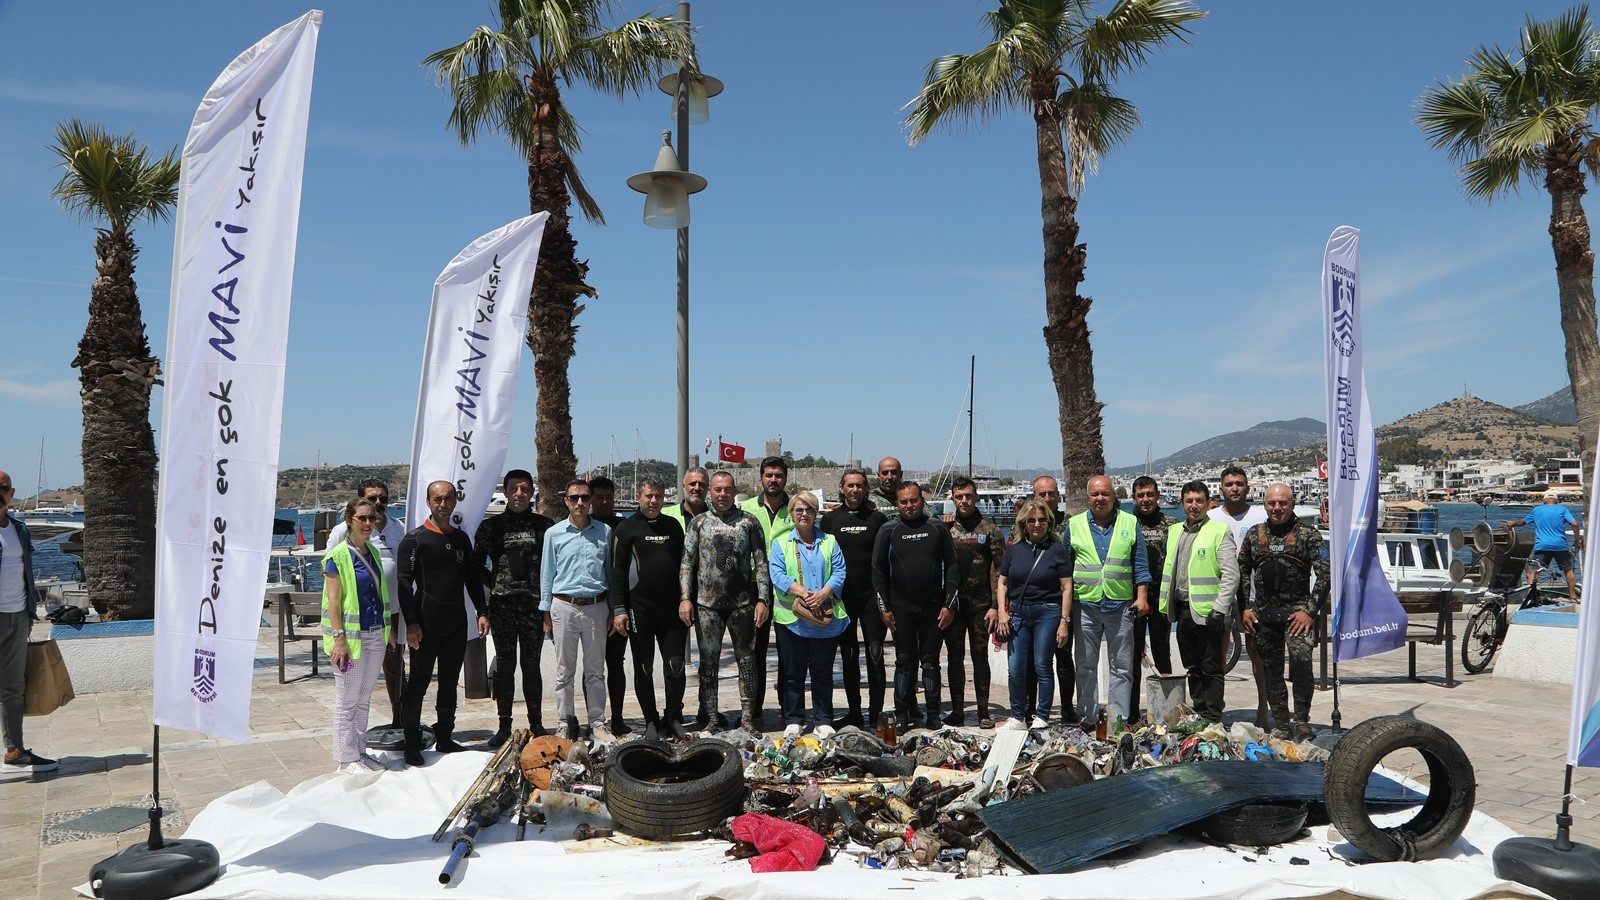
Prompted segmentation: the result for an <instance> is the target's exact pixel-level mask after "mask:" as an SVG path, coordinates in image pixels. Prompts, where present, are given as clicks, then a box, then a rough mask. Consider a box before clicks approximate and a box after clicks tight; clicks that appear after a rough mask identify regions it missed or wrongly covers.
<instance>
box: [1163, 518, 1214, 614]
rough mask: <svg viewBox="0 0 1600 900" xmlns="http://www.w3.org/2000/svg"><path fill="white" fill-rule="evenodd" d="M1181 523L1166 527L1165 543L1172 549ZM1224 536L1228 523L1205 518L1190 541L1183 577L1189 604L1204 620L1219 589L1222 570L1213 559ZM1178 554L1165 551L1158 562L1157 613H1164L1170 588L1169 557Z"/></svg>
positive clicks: (1171, 565)
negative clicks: (1159, 599)
mask: <svg viewBox="0 0 1600 900" xmlns="http://www.w3.org/2000/svg"><path fill="white" fill-rule="evenodd" d="M1183 526H1184V523H1182V522H1178V523H1177V524H1175V525H1171V526H1169V527H1168V528H1167V546H1168V547H1169V548H1171V549H1172V550H1177V548H1178V538H1179V537H1180V536H1181V535H1182V534H1183ZM1227 536H1228V525H1227V523H1225V522H1219V521H1217V520H1216V519H1207V520H1206V523H1205V524H1204V525H1201V526H1200V531H1199V532H1198V533H1197V534H1195V536H1194V541H1193V543H1191V544H1190V545H1189V569H1188V571H1187V572H1186V573H1185V576H1184V577H1185V579H1186V580H1187V581H1188V582H1189V585H1188V592H1187V593H1188V596H1189V605H1190V606H1191V607H1193V609H1194V612H1195V615H1197V616H1199V617H1200V618H1202V619H1204V618H1205V617H1207V616H1209V615H1211V610H1212V609H1214V608H1215V607H1216V604H1217V595H1218V594H1219V593H1221V591H1222V569H1221V567H1220V564H1219V563H1218V562H1217V550H1218V548H1220V547H1221V546H1222V541H1223V539H1224V538H1226V537H1227ZM1177 555H1178V554H1177V553H1174V552H1169V553H1167V561H1166V562H1165V563H1163V564H1162V565H1161V602H1160V604H1159V605H1160V607H1161V614H1162V615H1166V614H1167V597H1169V596H1171V594H1172V591H1173V585H1172V572H1173V570H1174V569H1175V568H1177V567H1176V566H1175V565H1174V564H1173V558H1174V557H1176V556H1177Z"/></svg>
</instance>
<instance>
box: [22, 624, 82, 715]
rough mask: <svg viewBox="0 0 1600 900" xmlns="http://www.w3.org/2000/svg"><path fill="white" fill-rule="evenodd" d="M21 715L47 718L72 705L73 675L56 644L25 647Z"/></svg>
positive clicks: (46, 643) (37, 644)
mask: <svg viewBox="0 0 1600 900" xmlns="http://www.w3.org/2000/svg"><path fill="white" fill-rule="evenodd" d="M23 684H24V689H23V698H22V714H23V715H25V716H48V715H49V714H51V713H53V712H55V711H56V710H58V709H60V708H61V707H63V706H66V705H67V704H68V703H71V702H72V698H73V693H72V676H70V675H68V674H67V664H66V661H65V660H63V659H62V658H61V648H60V647H58V646H57V645H56V642H55V641H38V642H36V643H30V644H28V659H27V671H26V674H24V676H23Z"/></svg>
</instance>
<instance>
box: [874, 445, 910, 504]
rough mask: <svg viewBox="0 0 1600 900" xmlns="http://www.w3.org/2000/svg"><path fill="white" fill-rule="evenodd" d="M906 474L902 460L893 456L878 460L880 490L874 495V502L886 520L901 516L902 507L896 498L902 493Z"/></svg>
mask: <svg viewBox="0 0 1600 900" xmlns="http://www.w3.org/2000/svg"><path fill="white" fill-rule="evenodd" d="M905 473H906V470H905V467H904V466H902V465H900V460H898V459H895V458H894V457H892V456H885V457H884V458H883V459H880V460H878V489H877V490H876V491H874V492H873V494H872V502H873V504H874V505H875V506H877V507H878V512H881V513H883V514H884V516H885V517H886V518H890V519H892V518H894V517H895V516H896V515H898V514H899V510H900V507H899V506H898V505H897V504H896V503H895V497H896V496H897V495H898V494H899V493H900V480H901V479H902V478H904V477H905Z"/></svg>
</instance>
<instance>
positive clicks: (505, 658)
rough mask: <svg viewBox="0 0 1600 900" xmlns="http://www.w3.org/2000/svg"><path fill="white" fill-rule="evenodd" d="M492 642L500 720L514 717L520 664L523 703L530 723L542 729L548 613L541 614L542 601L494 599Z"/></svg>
mask: <svg viewBox="0 0 1600 900" xmlns="http://www.w3.org/2000/svg"><path fill="white" fill-rule="evenodd" d="M489 639H490V640H491V641H494V662H495V664H494V700H495V706H496V707H497V709H498V711H499V713H500V718H502V719H509V718H511V705H512V703H514V702H515V701H516V676H517V665H518V663H519V662H520V663H521V666H522V700H523V703H524V704H526V705H527V708H528V722H529V724H530V725H533V726H535V727H542V726H543V725H544V679H543V677H542V676H541V674H540V671H539V656H540V652H539V651H540V650H541V649H542V648H543V647H544V613H542V612H540V611H539V598H538V597H532V596H526V595H518V596H509V597H506V596H496V597H493V598H491V600H490V603H489ZM519 657H520V658H519Z"/></svg>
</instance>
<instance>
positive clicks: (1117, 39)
mask: <svg viewBox="0 0 1600 900" xmlns="http://www.w3.org/2000/svg"><path fill="white" fill-rule="evenodd" d="M1094 5H1095V4H1094V3H1093V2H1092V0H999V7H998V8H997V9H995V10H993V11H991V12H988V13H985V14H984V24H985V25H986V27H987V29H988V31H989V32H990V33H991V35H992V37H993V40H991V41H990V43H989V44H987V45H986V46H984V47H983V48H982V49H980V50H978V51H976V52H974V53H969V54H952V55H949V56H941V57H939V58H938V59H935V60H934V61H933V62H932V63H930V64H929V66H928V70H927V74H926V76H925V78H924V80H923V85H922V90H921V91H920V92H919V93H918V94H917V96H916V97H915V98H913V99H912V100H911V102H910V103H908V104H906V107H907V109H908V110H909V113H908V114H907V116H906V126H907V128H908V129H909V131H910V135H911V142H912V143H913V144H915V143H918V142H920V141H921V140H922V139H923V138H925V137H927V136H928V134H930V133H931V132H933V131H934V130H935V129H937V128H940V127H947V128H959V127H961V126H964V125H967V124H969V123H972V122H975V121H979V122H981V121H987V120H989V119H991V118H994V117H995V116H998V115H999V114H1001V113H1002V112H1005V111H1008V110H1012V109H1022V110H1026V111H1027V112H1029V113H1030V114H1031V115H1032V117H1033V124H1034V136H1035V140H1036V142H1037V157H1038V168H1039V191H1040V195H1041V203H1040V209H1041V213H1042V215H1043V219H1044V304H1045V326H1044V343H1045V351H1046V355H1047V358H1048V361H1049V365H1050V375H1051V378H1052V379H1053V380H1054V381H1055V385H1056V404H1057V407H1058V415H1059V418H1060V427H1061V462H1062V472H1063V476H1064V477H1063V480H1062V484H1063V485H1064V486H1066V488H1065V490H1064V491H1063V496H1064V499H1065V500H1066V503H1067V508H1068V510H1069V511H1073V510H1081V509H1083V508H1084V503H1085V499H1086V497H1085V493H1084V487H1083V486H1084V484H1085V483H1087V481H1088V479H1089V477H1090V476H1092V475H1095V474H1098V473H1101V472H1104V471H1105V445H1104V443H1103V440H1102V437H1101V427H1102V424H1103V423H1102V420H1101V415H1100V412H1101V409H1102V404H1101V403H1100V401H1099V399H1098V397H1097V395H1096V393H1095V387H1094V355H1093V347H1092V345H1091V344H1090V342H1089V322H1088V316H1089V306H1090V303H1091V301H1090V299H1089V298H1088V297H1085V296H1082V295H1081V294H1079V293H1078V288H1079V286H1080V285H1081V284H1082V283H1083V277H1084V267H1085V265H1086V263H1087V259H1088V254H1087V251H1086V249H1085V245H1083V244H1081V243H1079V242H1078V197H1079V195H1080V193H1081V192H1082V190H1083V181H1084V174H1085V171H1086V170H1087V171H1093V170H1095V169H1096V168H1097V166H1098V162H1099V159H1100V158H1101V157H1102V156H1103V155H1105V154H1106V153H1107V152H1108V151H1109V150H1111V148H1112V147H1114V146H1116V145H1117V144H1118V143H1120V142H1122V141H1123V140H1125V139H1126V138H1127V137H1128V136H1129V135H1130V134H1131V133H1132V132H1133V129H1134V128H1135V127H1136V126H1137V125H1138V123H1139V113H1138V110H1136V109H1135V108H1134V106H1133V104H1132V103H1130V102H1128V101H1127V100H1126V99H1124V98H1122V97H1119V96H1117V95H1116V94H1114V93H1113V92H1112V88H1113V86H1114V85H1115V82H1116V81H1117V79H1118V78H1119V77H1121V76H1123V75H1125V74H1127V73H1128V72H1130V71H1132V70H1133V69H1136V68H1138V67H1140V66H1142V65H1144V64H1145V63H1146V62H1147V61H1148V60H1149V58H1150V56H1151V55H1152V54H1153V53H1154V52H1155V51H1156V50H1158V49H1160V47H1161V46H1162V45H1164V44H1165V43H1167V42H1168V41H1170V40H1172V39H1174V38H1177V39H1183V38H1184V37H1185V35H1187V34H1188V33H1189V29H1188V23H1190V22H1193V21H1195V20H1197V19H1200V18H1202V17H1204V15H1205V13H1204V12H1202V11H1200V10H1199V9H1197V8H1196V7H1195V6H1194V5H1193V4H1192V3H1190V2H1189V0H1117V2H1115V3H1113V4H1112V5H1111V7H1110V8H1109V9H1108V10H1106V11H1105V13H1103V14H1100V15H1096V14H1095V13H1094Z"/></svg>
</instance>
